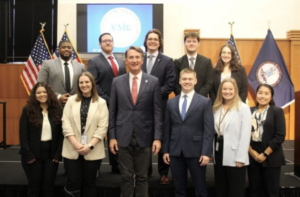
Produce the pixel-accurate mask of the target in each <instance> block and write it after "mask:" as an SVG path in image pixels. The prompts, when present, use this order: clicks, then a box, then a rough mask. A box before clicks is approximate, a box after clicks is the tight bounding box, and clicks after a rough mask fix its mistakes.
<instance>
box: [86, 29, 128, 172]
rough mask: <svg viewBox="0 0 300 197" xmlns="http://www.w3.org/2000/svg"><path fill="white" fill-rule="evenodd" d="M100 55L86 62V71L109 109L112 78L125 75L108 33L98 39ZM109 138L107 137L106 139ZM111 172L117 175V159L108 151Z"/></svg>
mask: <svg viewBox="0 0 300 197" xmlns="http://www.w3.org/2000/svg"><path fill="white" fill-rule="evenodd" d="M99 45H100V47H101V50H102V53H100V54H99V55H97V56H96V57H93V58H92V59H90V60H89V61H88V69H87V70H88V71H89V72H90V73H92V75H93V76H94V78H95V82H96V86H97V92H98V95H99V96H100V97H101V98H103V99H105V101H106V104H107V107H109V95H110V89H111V84H112V81H113V78H114V77H116V76H120V75H122V74H125V73H126V69H125V64H124V61H123V60H121V59H120V58H118V57H116V56H114V54H113V48H114V41H113V37H112V36H111V34H110V33H103V34H101V35H100V37H99ZM109 138H110V136H109V135H108V139H109ZM108 156H109V164H110V165H111V171H112V172H115V173H119V168H118V157H117V155H114V154H112V153H111V152H110V151H108Z"/></svg>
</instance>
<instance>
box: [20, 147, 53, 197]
mask: <svg viewBox="0 0 300 197" xmlns="http://www.w3.org/2000/svg"><path fill="white" fill-rule="evenodd" d="M40 155H41V157H40V158H35V161H34V162H33V163H32V164H28V163H27V161H26V160H25V158H23V157H22V159H21V160H22V166H23V169H24V171H25V174H26V177H27V180H28V192H27V193H28V196H30V197H38V196H43V197H52V196H53V186H54V180H55V177H56V173H57V169H58V163H55V162H53V161H52V160H53V158H51V141H48V142H41V152H40Z"/></svg>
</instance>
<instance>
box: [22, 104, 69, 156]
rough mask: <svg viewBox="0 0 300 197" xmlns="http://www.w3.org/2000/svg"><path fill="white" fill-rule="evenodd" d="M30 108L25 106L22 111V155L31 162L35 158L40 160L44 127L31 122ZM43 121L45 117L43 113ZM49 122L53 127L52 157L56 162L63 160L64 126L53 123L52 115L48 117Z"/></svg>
mask: <svg viewBox="0 0 300 197" xmlns="http://www.w3.org/2000/svg"><path fill="white" fill-rule="evenodd" d="M27 111H28V108H27V106H25V107H24V108H23V111H22V115H21V118H20V129H19V132H20V133H19V134H20V146H21V149H20V152H19V153H20V154H21V155H22V157H24V158H25V160H26V161H31V160H33V159H34V158H39V157H40V156H41V155H40V147H41V136H42V127H41V128H37V127H35V126H33V125H32V124H31V123H30V122H29V117H28V115H27ZM40 117H41V119H43V115H42V112H41V116H40ZM48 118H49V122H50V125H51V132H52V141H51V157H52V158H53V159H56V160H61V150H62V140H63V134H62V126H61V124H55V123H54V122H53V121H52V118H51V116H50V114H49V115H48Z"/></svg>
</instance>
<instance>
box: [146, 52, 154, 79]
mask: <svg viewBox="0 0 300 197" xmlns="http://www.w3.org/2000/svg"><path fill="white" fill-rule="evenodd" d="M153 57H154V55H149V56H148V58H149V61H148V65H147V73H148V74H150V73H151V70H152V67H153Z"/></svg>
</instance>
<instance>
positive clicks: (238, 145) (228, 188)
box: [213, 78, 251, 197]
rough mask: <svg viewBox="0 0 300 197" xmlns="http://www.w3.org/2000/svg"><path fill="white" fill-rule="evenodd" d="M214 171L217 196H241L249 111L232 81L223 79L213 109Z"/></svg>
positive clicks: (243, 185)
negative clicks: (214, 135)
mask: <svg viewBox="0 0 300 197" xmlns="http://www.w3.org/2000/svg"><path fill="white" fill-rule="evenodd" d="M213 111H214V118H215V132H216V139H215V146H214V159H215V165H214V171H215V188H216V196H217V197H223V196H224V197H241V196H244V192H245V182H246V167H245V166H246V165H248V164H249V156H248V148H249V143H250V136H251V112H250V108H249V106H248V105H247V104H245V103H243V102H242V101H241V99H240V97H239V93H238V87H237V84H236V81H235V79H233V78H227V79H224V80H223V81H222V83H221V85H220V86H219V89H218V93H217V97H216V101H215V103H214V106H213Z"/></svg>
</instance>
